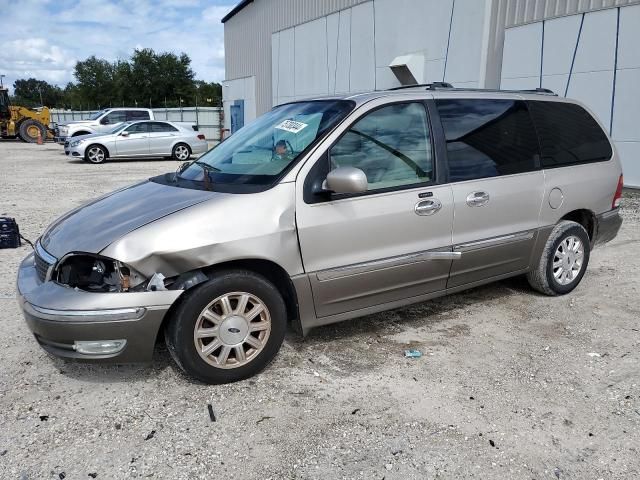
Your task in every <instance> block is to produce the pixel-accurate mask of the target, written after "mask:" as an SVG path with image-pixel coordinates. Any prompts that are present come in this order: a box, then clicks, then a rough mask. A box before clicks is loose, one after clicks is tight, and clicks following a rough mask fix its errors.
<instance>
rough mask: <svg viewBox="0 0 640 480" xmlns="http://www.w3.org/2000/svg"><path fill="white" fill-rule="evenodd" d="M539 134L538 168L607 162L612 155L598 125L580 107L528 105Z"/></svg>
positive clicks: (534, 103) (543, 104)
mask: <svg viewBox="0 0 640 480" xmlns="http://www.w3.org/2000/svg"><path fill="white" fill-rule="evenodd" d="M529 109H530V110H531V116H532V117H533V121H534V122H535V124H536V128H537V129H538V134H539V135H540V146H541V148H542V166H543V167H545V168H550V167H561V166H563V165H572V164H578V163H589V162H599V161H603V160H609V159H610V158H611V155H613V152H612V150H611V144H610V143H609V140H608V139H607V135H606V134H605V133H604V132H603V131H602V128H600V125H598V122H596V121H595V120H594V119H593V117H592V116H591V115H590V114H589V112H587V111H586V110H585V109H584V108H582V107H581V106H580V105H575V104H573V103H562V102H537V101H536V102H529Z"/></svg>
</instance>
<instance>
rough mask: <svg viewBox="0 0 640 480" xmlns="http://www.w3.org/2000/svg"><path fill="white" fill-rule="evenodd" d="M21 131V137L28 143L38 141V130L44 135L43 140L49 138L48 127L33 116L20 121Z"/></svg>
mask: <svg viewBox="0 0 640 480" xmlns="http://www.w3.org/2000/svg"><path fill="white" fill-rule="evenodd" d="M19 132H20V138H21V139H22V140H24V141H25V142H28V143H36V142H37V141H38V132H39V133H40V135H41V136H42V141H44V140H45V139H46V138H47V128H46V127H45V126H44V125H42V124H41V123H40V122H38V121H37V120H33V119H31V118H27V119H26V120H23V121H22V122H20V127H19Z"/></svg>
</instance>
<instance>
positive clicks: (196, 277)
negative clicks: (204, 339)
mask: <svg viewBox="0 0 640 480" xmlns="http://www.w3.org/2000/svg"><path fill="white" fill-rule="evenodd" d="M225 270H248V271H250V272H253V273H257V274H258V275H261V276H263V277H264V278H266V279H267V280H268V281H270V282H271V283H273V284H274V285H275V287H276V288H277V289H278V291H279V292H280V293H281V295H282V298H283V300H284V303H285V306H286V307H287V320H288V322H289V323H290V324H291V325H292V326H293V327H294V328H295V330H296V331H297V332H301V331H302V329H301V326H300V315H299V309H298V295H297V293H296V290H295V287H294V286H293V282H292V281H291V277H290V276H289V274H288V273H287V271H286V270H285V269H284V268H282V267H281V266H280V265H278V264H277V263H276V262H274V261H271V260H266V259H260V258H252V259H241V260H231V261H228V262H222V263H216V264H214V265H209V266H206V267H202V268H198V269H195V270H190V271H188V272H184V273H182V274H180V275H178V276H177V277H176V283H178V282H181V283H180V284H179V285H175V287H179V288H184V292H183V293H182V295H180V297H178V299H177V300H176V301H175V302H173V305H171V307H170V308H169V310H168V311H167V313H166V314H165V316H164V319H163V320H162V325H161V326H160V329H159V330H158V336H157V338H156V342H157V341H158V339H159V338H161V335H162V332H163V331H164V328H165V325H166V324H167V322H168V321H169V319H170V318H171V315H172V313H173V311H174V310H175V309H176V308H177V306H178V305H179V304H180V303H181V302H182V300H183V299H184V294H185V293H186V292H188V291H189V290H191V289H192V288H194V287H196V286H198V285H199V284H200V283H203V282H206V281H207V280H210V279H212V278H213V277H214V276H215V275H216V274H217V273H218V272H222V271H225ZM170 288H171V287H170Z"/></svg>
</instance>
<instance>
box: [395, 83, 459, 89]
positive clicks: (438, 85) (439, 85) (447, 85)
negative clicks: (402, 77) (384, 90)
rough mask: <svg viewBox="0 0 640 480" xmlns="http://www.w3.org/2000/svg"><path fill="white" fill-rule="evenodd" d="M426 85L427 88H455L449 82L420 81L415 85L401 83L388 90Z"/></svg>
mask: <svg viewBox="0 0 640 480" xmlns="http://www.w3.org/2000/svg"><path fill="white" fill-rule="evenodd" d="M419 87H425V90H436V89H438V88H453V85H451V84H450V83H447V82H432V83H418V84H415V85H401V86H399V87H393V88H389V89H388V90H404V89H405V88H419Z"/></svg>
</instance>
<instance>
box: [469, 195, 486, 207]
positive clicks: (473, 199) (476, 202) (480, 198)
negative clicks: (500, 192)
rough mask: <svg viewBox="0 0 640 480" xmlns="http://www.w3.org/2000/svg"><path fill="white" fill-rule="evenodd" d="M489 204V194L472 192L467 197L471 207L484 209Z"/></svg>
mask: <svg viewBox="0 0 640 480" xmlns="http://www.w3.org/2000/svg"><path fill="white" fill-rule="evenodd" d="M487 203H489V194H488V193H487V192H471V193H470V194H469V195H467V205H469V206H470V207H482V206H483V205H486V204H487Z"/></svg>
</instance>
